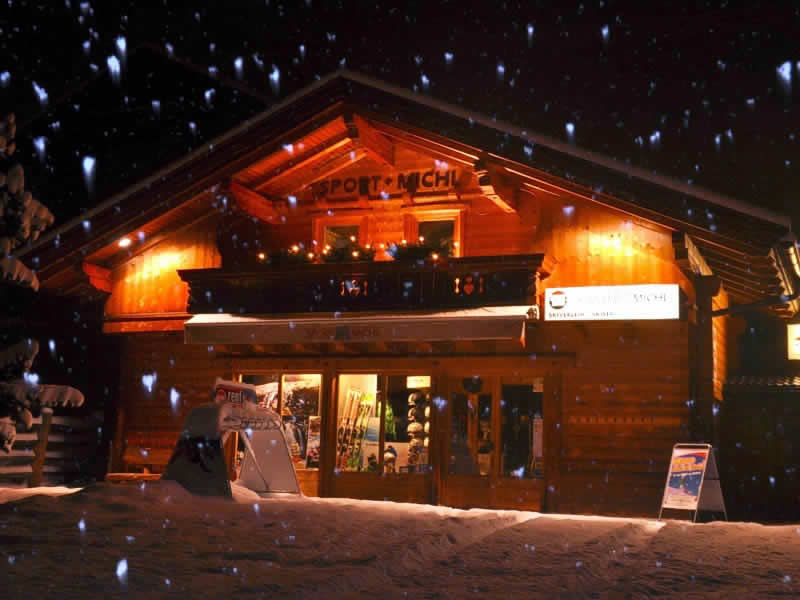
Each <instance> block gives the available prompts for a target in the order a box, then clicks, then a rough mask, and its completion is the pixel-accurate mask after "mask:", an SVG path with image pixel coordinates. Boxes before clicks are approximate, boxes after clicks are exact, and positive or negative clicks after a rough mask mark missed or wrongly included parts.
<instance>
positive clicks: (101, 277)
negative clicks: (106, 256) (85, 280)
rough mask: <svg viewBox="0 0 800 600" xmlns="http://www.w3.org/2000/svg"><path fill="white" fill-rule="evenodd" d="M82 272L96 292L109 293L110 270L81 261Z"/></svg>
mask: <svg viewBox="0 0 800 600" xmlns="http://www.w3.org/2000/svg"><path fill="white" fill-rule="evenodd" d="M81 266H82V269H83V272H84V273H85V274H86V275H88V276H89V283H90V284H91V285H92V287H94V288H95V289H96V290H99V291H101V292H106V293H107V294H110V293H111V269H106V268H105V267H101V266H99V265H94V264H92V263H90V262H86V261H83V263H82V265H81Z"/></svg>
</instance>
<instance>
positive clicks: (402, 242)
mask: <svg viewBox="0 0 800 600" xmlns="http://www.w3.org/2000/svg"><path fill="white" fill-rule="evenodd" d="M400 243H401V244H403V246H405V245H406V244H407V243H408V242H407V241H405V240H400Z"/></svg>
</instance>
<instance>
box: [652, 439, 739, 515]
mask: <svg viewBox="0 0 800 600" xmlns="http://www.w3.org/2000/svg"><path fill="white" fill-rule="evenodd" d="M665 508H667V509H674V510H687V511H692V512H694V515H693V516H692V521H696V520H697V513H698V512H700V511H701V510H708V511H717V512H722V514H723V515H725V520H726V521H727V520H728V513H727V511H726V510H725V501H724V499H723V497H722V487H721V485H720V481H719V470H718V469H717V462H716V459H715V457H714V448H713V447H712V446H711V444H675V445H674V446H673V447H672V458H671V459H670V461H669V471H668V472H667V482H666V484H665V486H664V496H663V497H662V499H661V509H660V510H659V511H658V518H659V519H661V515H662V513H663V512H664V509H665Z"/></svg>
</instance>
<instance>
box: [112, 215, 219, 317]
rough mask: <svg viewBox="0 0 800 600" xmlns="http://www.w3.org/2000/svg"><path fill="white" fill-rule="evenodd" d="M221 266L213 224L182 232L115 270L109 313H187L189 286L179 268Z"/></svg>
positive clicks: (113, 272)
mask: <svg viewBox="0 0 800 600" xmlns="http://www.w3.org/2000/svg"><path fill="white" fill-rule="evenodd" d="M218 266H220V255H219V252H218V250H217V242H216V229H215V224H214V223H213V222H208V223H206V224H205V225H204V226H200V227H198V228H190V229H188V230H186V231H181V232H179V233H176V234H174V235H172V236H171V237H169V238H168V239H166V240H164V241H163V242H162V243H160V244H158V245H156V246H154V247H152V248H150V249H148V250H146V251H144V252H143V253H141V254H140V255H138V256H135V257H133V258H131V259H130V260H128V261H127V262H125V263H123V264H122V265H120V266H119V267H117V268H116V269H114V270H113V271H112V274H111V281H112V283H111V296H110V297H109V298H108V300H107V301H106V305H105V314H106V315H110V316H117V315H136V314H153V313H183V312H185V311H186V301H187V297H188V296H187V294H188V287H187V285H186V284H185V283H184V282H183V281H181V278H180V277H178V273H177V269H203V268H212V267H218Z"/></svg>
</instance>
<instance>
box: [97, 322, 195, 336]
mask: <svg viewBox="0 0 800 600" xmlns="http://www.w3.org/2000/svg"><path fill="white" fill-rule="evenodd" d="M183 321H184V319H158V320H155V321H150V320H141V321H106V322H105V323H103V333H149V332H153V331H183Z"/></svg>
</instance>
